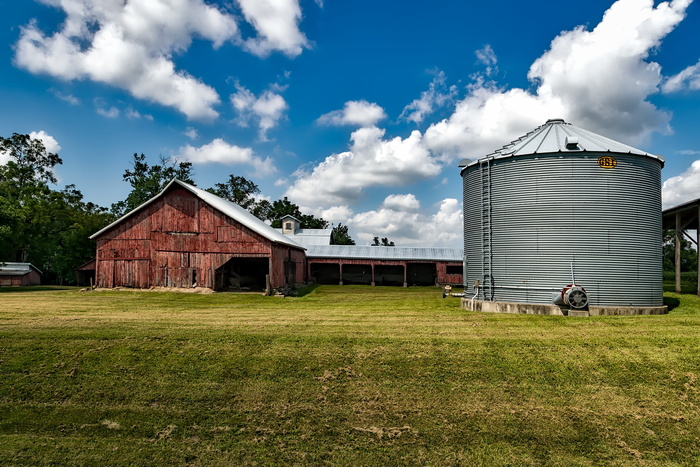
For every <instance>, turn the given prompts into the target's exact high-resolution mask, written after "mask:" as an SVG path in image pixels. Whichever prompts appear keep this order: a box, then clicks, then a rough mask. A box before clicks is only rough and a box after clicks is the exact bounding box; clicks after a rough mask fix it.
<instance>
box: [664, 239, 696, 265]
mask: <svg viewBox="0 0 700 467" xmlns="http://www.w3.org/2000/svg"><path fill="white" fill-rule="evenodd" d="M663 238H664V245H663V257H664V271H667V272H675V270H676V233H675V231H674V230H665V231H664V237H663ZM697 270H698V252H697V250H696V249H695V248H693V244H692V243H691V242H690V240H688V238H687V237H686V236H685V235H681V272H689V271H697Z"/></svg>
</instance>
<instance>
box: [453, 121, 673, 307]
mask: <svg viewBox="0 0 700 467" xmlns="http://www.w3.org/2000/svg"><path fill="white" fill-rule="evenodd" d="M663 165H664V159H663V158H662V157H660V156H656V155H653V154H649V153H647V152H644V151H641V150H639V149H635V148H633V147H630V146H627V145H625V144H622V143H619V142H616V141H613V140H611V139H609V138H606V137H603V136H600V135H597V134H595V133H592V132H590V131H587V130H584V129H582V128H578V127H576V126H574V125H571V124H569V123H566V122H564V120H561V119H552V120H548V121H547V122H546V123H545V124H544V125H542V126H540V127H538V128H536V129H534V130H533V131H531V132H530V133H528V134H526V135H525V136H523V137H521V138H520V139H518V140H516V141H514V142H512V143H511V144H508V145H506V146H504V147H503V148H501V149H499V150H497V151H495V152H494V153H492V154H489V155H487V156H484V157H482V158H480V159H478V160H475V161H473V162H469V161H465V162H464V163H462V164H460V166H461V167H463V168H462V172H461V174H462V177H463V183H464V250H465V262H466V264H465V271H466V274H465V286H466V287H467V288H466V289H465V292H469V295H470V298H471V296H473V297H474V298H473V299H471V300H470V298H466V299H464V306H465V308H468V309H473V310H483V311H506V312H520V313H544V314H570V315H574V314H576V315H587V314H652V313H654V314H656V313H664V312H666V307H664V306H663V296H662V294H663V290H662V253H661V245H662V230H661V168H662V167H663Z"/></svg>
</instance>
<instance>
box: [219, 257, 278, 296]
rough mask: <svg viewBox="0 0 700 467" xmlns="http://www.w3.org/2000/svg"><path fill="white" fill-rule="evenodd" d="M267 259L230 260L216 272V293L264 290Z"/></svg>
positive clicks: (268, 270)
mask: <svg viewBox="0 0 700 467" xmlns="http://www.w3.org/2000/svg"><path fill="white" fill-rule="evenodd" d="M268 274H270V261H269V259H268V258H231V259H230V260H228V261H227V262H226V263H224V265H223V266H221V267H220V268H219V269H217V270H216V282H215V287H214V290H216V291H241V290H255V291H262V290H265V276H266V275H268Z"/></svg>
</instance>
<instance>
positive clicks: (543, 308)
mask: <svg viewBox="0 0 700 467" xmlns="http://www.w3.org/2000/svg"><path fill="white" fill-rule="evenodd" d="M462 308H464V309H465V310H471V311H483V312H486V313H518V314H527V315H559V316H603V315H608V316H611V315H620V316H633V315H665V314H666V313H668V307H667V306H665V305H664V306H643V307H640V306H589V307H588V310H574V309H567V308H566V307H560V306H558V305H554V304H551V305H547V304H542V303H513V302H487V301H483V300H473V299H469V298H463V299H462Z"/></svg>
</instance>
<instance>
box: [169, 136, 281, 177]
mask: <svg viewBox="0 0 700 467" xmlns="http://www.w3.org/2000/svg"><path fill="white" fill-rule="evenodd" d="M175 159H176V160H185V161H189V162H192V163H193V164H224V165H249V166H251V167H253V168H254V169H255V171H256V173H257V174H259V175H269V174H271V173H274V172H275V167H274V166H273V165H272V161H271V160H270V159H269V158H265V159H262V158H261V157H259V156H256V155H255V153H254V152H253V150H252V149H251V148H242V147H240V146H236V145H235V144H229V143H227V142H226V141H224V140H223V139H221V138H216V139H214V140H213V141H212V142H211V143H209V144H205V145H203V146H199V147H194V146H190V145H189V144H187V145H185V146H183V147H181V148H180V149H179V150H178V154H177V156H175Z"/></svg>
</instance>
